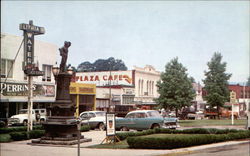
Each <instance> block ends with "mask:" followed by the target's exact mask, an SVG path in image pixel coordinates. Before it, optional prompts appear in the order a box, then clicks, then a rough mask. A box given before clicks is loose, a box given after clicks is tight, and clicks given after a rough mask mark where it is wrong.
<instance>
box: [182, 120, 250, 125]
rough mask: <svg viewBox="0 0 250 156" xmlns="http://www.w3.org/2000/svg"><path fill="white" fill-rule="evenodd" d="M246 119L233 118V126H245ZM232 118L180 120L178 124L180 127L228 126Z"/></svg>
mask: <svg viewBox="0 0 250 156" xmlns="http://www.w3.org/2000/svg"><path fill="white" fill-rule="evenodd" d="M246 122H247V120H246V119H242V120H234V125H235V126H245V125H246ZM231 123H232V120H229V119H221V120H211V119H210V120H207V119H204V120H180V121H179V124H180V126H181V127H192V126H194V127H198V126H226V125H228V126H230V125H232V124H231Z"/></svg>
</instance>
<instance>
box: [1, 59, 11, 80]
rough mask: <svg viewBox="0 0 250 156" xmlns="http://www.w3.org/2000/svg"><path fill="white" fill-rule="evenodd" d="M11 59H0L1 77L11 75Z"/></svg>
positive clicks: (9, 76)
mask: <svg viewBox="0 0 250 156" xmlns="http://www.w3.org/2000/svg"><path fill="white" fill-rule="evenodd" d="M13 63H14V61H13V60H7V59H1V78H6V77H8V78H12V77H13Z"/></svg>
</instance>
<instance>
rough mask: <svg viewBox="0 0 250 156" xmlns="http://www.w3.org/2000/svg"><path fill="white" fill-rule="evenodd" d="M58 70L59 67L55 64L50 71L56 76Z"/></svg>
mask: <svg viewBox="0 0 250 156" xmlns="http://www.w3.org/2000/svg"><path fill="white" fill-rule="evenodd" d="M59 70H60V69H59V67H57V66H56V67H52V73H53V75H54V76H57V75H58V74H59Z"/></svg>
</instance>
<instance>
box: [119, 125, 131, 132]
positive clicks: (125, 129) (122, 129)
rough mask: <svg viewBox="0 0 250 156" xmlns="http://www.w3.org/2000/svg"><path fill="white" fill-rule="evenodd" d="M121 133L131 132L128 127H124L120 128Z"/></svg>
mask: <svg viewBox="0 0 250 156" xmlns="http://www.w3.org/2000/svg"><path fill="white" fill-rule="evenodd" d="M120 131H129V129H128V127H126V126H124V127H121V128H120Z"/></svg>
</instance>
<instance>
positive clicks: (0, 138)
mask: <svg viewBox="0 0 250 156" xmlns="http://www.w3.org/2000/svg"><path fill="white" fill-rule="evenodd" d="M10 141H11V137H10V135H9V134H0V142H10Z"/></svg>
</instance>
